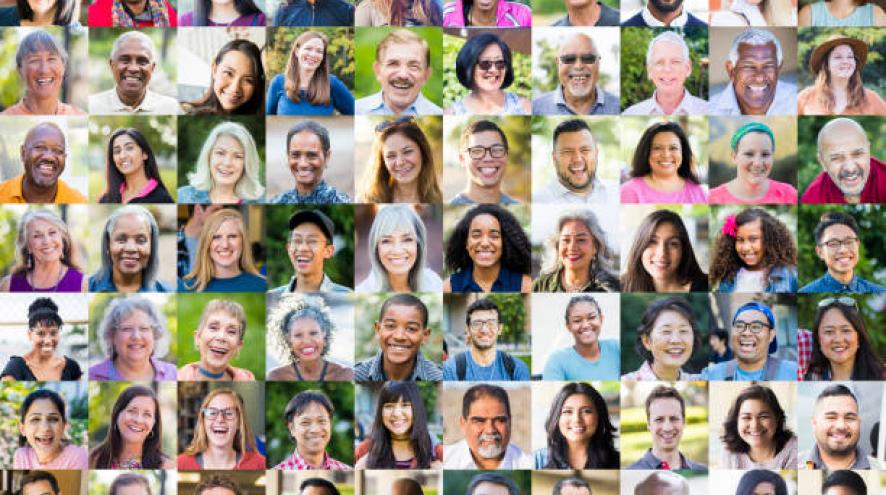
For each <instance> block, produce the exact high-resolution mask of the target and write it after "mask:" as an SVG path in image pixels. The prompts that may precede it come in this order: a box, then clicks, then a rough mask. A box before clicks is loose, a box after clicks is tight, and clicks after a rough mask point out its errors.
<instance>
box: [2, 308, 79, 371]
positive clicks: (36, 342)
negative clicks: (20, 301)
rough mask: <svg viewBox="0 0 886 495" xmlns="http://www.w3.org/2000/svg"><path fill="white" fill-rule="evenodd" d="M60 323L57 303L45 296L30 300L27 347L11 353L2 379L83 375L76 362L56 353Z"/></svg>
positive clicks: (61, 323) (59, 335)
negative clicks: (22, 350)
mask: <svg viewBox="0 0 886 495" xmlns="http://www.w3.org/2000/svg"><path fill="white" fill-rule="evenodd" d="M63 324H64V322H62V318H61V316H59V314H58V306H57V305H56V304H55V302H53V301H52V299H50V298H48V297H40V298H37V299H35V300H34V302H32V303H31V305H30V306H29V307H28V340H29V341H30V342H31V349H30V350H29V351H28V352H26V353H25V354H24V355H22V356H11V357H10V358H9V362H8V363H6V367H4V368H3V372H2V373H0V377H2V380H3V381H13V380H18V381H37V380H40V381H58V380H79V379H80V377H81V376H83V372H82V371H80V365H79V364H77V361H74V360H73V359H70V358H68V357H67V356H61V357H59V356H56V354H55V351H56V350H57V349H58V344H59V340H60V337H61V329H62V325H63Z"/></svg>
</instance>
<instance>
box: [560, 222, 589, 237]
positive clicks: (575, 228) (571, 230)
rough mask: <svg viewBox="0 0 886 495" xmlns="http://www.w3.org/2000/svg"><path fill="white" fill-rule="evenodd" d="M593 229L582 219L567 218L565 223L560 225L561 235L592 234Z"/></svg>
mask: <svg viewBox="0 0 886 495" xmlns="http://www.w3.org/2000/svg"><path fill="white" fill-rule="evenodd" d="M590 233H591V229H590V228H588V225H587V224H586V223H584V222H582V221H581V220H576V219H573V220H567V221H565V222H563V225H562V226H561V227H560V235H570V234H576V235H577V234H590Z"/></svg>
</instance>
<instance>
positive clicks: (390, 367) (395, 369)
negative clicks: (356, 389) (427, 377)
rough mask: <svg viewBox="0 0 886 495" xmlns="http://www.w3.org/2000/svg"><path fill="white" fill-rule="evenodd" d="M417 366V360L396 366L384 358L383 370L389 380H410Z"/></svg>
mask: <svg viewBox="0 0 886 495" xmlns="http://www.w3.org/2000/svg"><path fill="white" fill-rule="evenodd" d="M415 366H416V359H412V360H410V361H408V362H406V363H404V364H396V363H392V362H390V361H388V360H387V359H385V358H384V356H382V368H383V369H384V371H385V375H386V376H387V377H388V380H399V381H404V380H409V379H410V377H411V375H412V369H413V368H414V367H415Z"/></svg>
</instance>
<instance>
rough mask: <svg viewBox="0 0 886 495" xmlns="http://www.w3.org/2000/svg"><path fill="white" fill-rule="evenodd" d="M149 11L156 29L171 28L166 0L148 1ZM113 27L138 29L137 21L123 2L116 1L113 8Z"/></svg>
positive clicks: (121, 0)
mask: <svg viewBox="0 0 886 495" xmlns="http://www.w3.org/2000/svg"><path fill="white" fill-rule="evenodd" d="M147 8H148V11H149V12H150V13H151V22H152V23H153V24H154V27H169V15H168V14H167V12H166V5H165V2H164V0H148V7H147ZM111 25H112V26H114V27H136V23H135V19H134V18H133V17H132V15H131V14H130V13H129V11H127V10H126V7H124V6H123V0H114V4H113V7H111Z"/></svg>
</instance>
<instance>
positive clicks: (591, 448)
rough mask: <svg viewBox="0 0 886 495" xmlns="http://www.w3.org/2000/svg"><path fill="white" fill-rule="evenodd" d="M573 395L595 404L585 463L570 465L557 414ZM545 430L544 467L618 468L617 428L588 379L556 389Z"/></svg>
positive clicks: (604, 403)
mask: <svg viewBox="0 0 886 495" xmlns="http://www.w3.org/2000/svg"><path fill="white" fill-rule="evenodd" d="M573 395H584V396H585V397H587V398H588V399H589V400H590V401H591V403H592V404H593V405H594V414H596V415H597V430H596V431H594V434H593V435H591V438H589V439H588V443H587V453H588V458H587V460H586V461H585V465H584V466H581V467H578V466H571V465H570V464H569V445H568V444H567V442H566V437H564V436H563V433H562V432H561V431H560V415H561V414H562V410H563V404H564V403H565V402H566V400H567V399H569V397H572V396H573ZM545 431H546V432H547V436H548V462H547V464H545V465H544V466H543V469H616V468H618V462H619V460H618V459H619V456H618V450H617V449H616V448H615V437H616V436H617V435H618V429H617V428H616V427H615V426H613V424H612V421H610V419H609V409H608V408H607V407H606V401H605V400H604V399H603V396H601V395H600V392H598V391H597V390H596V389H595V388H594V387H593V386H591V385H590V384H588V383H581V382H577V383H567V384H566V385H565V386H563V388H561V389H560V391H559V392H557V396H556V397H554V401H553V402H552V403H551V410H550V412H549V413H548V418H547V420H545Z"/></svg>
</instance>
